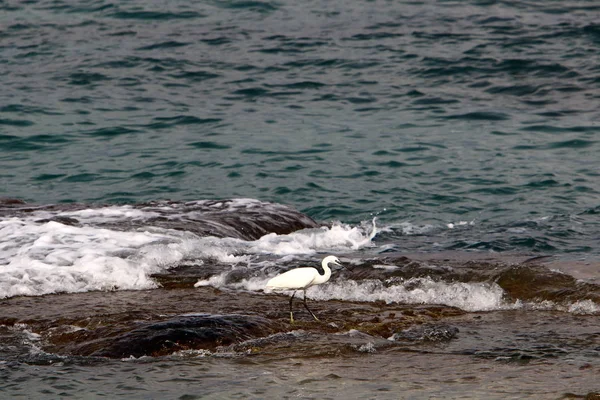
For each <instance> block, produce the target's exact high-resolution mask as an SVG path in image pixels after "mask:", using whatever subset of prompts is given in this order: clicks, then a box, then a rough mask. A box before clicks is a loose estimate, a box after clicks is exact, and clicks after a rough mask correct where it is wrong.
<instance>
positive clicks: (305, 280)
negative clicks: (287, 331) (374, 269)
mask: <svg viewBox="0 0 600 400" xmlns="http://www.w3.org/2000/svg"><path fill="white" fill-rule="evenodd" d="M330 263H331V264H336V265H342V264H340V260H338V258H337V257H335V256H327V257H325V258H324V259H323V261H322V262H321V266H322V267H323V271H324V273H323V275H321V274H320V273H319V271H317V269H316V268H312V267H302V268H296V269H293V270H291V271H288V272H284V273H283V274H281V275H277V276H276V277H274V278H272V279H270V280H269V282H267V285H266V286H267V288H268V289H271V290H293V291H294V293H293V294H292V297H291V298H290V321H291V322H292V323H293V322H294V314H293V312H292V300H293V298H294V294H296V290H303V291H304V307H306V309H307V310H308V312H310V314H311V315H312V316H313V317H314V319H315V320H317V321H318V318H317V317H316V316H315V314H313V312H312V311H310V309H309V308H308V305H307V304H306V289H308V288H309V287H311V286H314V285H320V284H321V283H325V282H327V281H328V280H329V278H330V277H331V269H329V264H330Z"/></svg>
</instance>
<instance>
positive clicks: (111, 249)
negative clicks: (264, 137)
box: [0, 199, 376, 298]
mask: <svg viewBox="0 0 600 400" xmlns="http://www.w3.org/2000/svg"><path fill="white" fill-rule="evenodd" d="M253 203H255V202H252V201H250V200H244V199H240V200H239V201H237V202H235V204H234V206H237V207H241V206H244V207H249V206H252V204H253ZM155 215H156V214H155V213H154V212H153V211H146V210H138V209H133V208H132V207H129V206H113V207H105V208H99V209H86V210H78V211H65V212H50V211H39V212H32V213H30V214H28V215H27V216H26V217H23V218H17V217H14V218H7V219H4V220H1V221H0V298H6V297H12V296H19V295H29V296H35V295H43V294H48V293H59V292H84V291H91V290H119V289H129V290H131V289H149V288H154V287H156V283H155V282H154V281H153V280H152V278H151V277H150V275H151V274H154V273H159V272H162V271H164V270H165V269H168V268H173V267H176V266H178V265H180V264H182V263H185V262H194V263H196V264H202V262H203V260H207V259H210V260H216V261H218V262H220V263H224V264H230V265H237V264H240V263H242V264H248V263H249V262H250V261H251V260H252V258H253V257H256V255H264V254H268V255H272V254H274V255H279V256H281V257H282V258H284V259H286V258H289V257H293V256H303V255H312V254H315V253H317V252H334V251H349V250H355V249H358V248H361V247H363V246H369V245H370V242H371V239H372V237H373V235H374V234H375V232H376V230H375V227H374V226H373V227H372V229H371V231H370V232H369V233H366V232H365V230H364V229H363V228H358V227H351V226H348V225H343V224H334V225H333V226H331V227H323V228H318V229H306V230H302V231H297V232H294V233H291V234H289V235H276V234H269V235H266V236H264V237H262V238H260V239H258V240H255V241H244V240H240V239H232V238H223V239H221V238H215V237H203V238H200V237H198V236H196V235H194V234H192V233H190V232H182V231H176V230H169V229H163V228H158V227H151V226H150V227H147V228H143V229H141V228H138V229H133V228H132V230H129V231H120V230H114V229H107V228H102V227H99V226H97V225H96V226H95V224H98V223H107V222H108V223H111V224H115V225H118V222H119V221H121V220H123V221H131V220H139V221H138V224H136V225H137V226H143V221H144V220H145V219H147V218H150V217H153V216H155ZM52 217H71V218H76V219H77V220H78V222H79V223H78V225H76V226H71V225H65V224H62V223H60V222H57V221H48V222H39V221H40V220H43V219H48V218H52ZM139 222H141V223H139ZM124 225H125V226H127V224H124ZM215 279H216V278H215ZM217 284H218V282H215V285H217ZM257 285H258V283H257Z"/></svg>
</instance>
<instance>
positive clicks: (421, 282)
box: [196, 272, 515, 311]
mask: <svg viewBox="0 0 600 400" xmlns="http://www.w3.org/2000/svg"><path fill="white" fill-rule="evenodd" d="M228 274H229V272H223V273H221V274H219V275H216V276H213V277H211V278H209V279H206V280H202V281H199V282H198V283H196V287H200V286H214V287H217V288H229V289H236V290H248V291H260V290H265V285H266V283H267V281H268V280H269V278H268V277H265V278H258V277H252V278H248V279H242V280H239V281H235V282H230V281H229V280H228ZM265 292H271V291H270V290H268V289H267V290H265ZM289 293H291V291H290V292H289ZM307 297H308V298H310V299H313V300H346V301H358V302H376V301H384V302H386V303H388V304H390V303H404V304H443V305H447V306H452V307H457V308H460V309H463V310H465V311H492V310H505V309H511V308H515V305H513V304H510V303H508V302H506V301H505V300H504V291H503V290H502V288H501V287H500V286H498V285H497V284H495V283H492V284H488V283H462V282H452V283H448V282H443V281H434V280H433V279H431V278H411V279H408V280H405V281H398V282H394V284H391V285H389V284H388V285H386V284H384V283H383V282H381V281H379V280H374V279H373V280H363V281H354V280H347V281H330V282H328V283H327V284H325V285H319V286H314V287H312V288H310V289H308V291H307Z"/></svg>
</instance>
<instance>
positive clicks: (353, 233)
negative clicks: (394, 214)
mask: <svg viewBox="0 0 600 400" xmlns="http://www.w3.org/2000/svg"><path fill="white" fill-rule="evenodd" d="M375 234H376V228H375V226H373V229H372V230H371V232H369V233H365V232H364V231H363V230H362V229H359V228H358V227H351V226H349V225H345V224H334V225H333V226H331V227H321V228H314V229H303V230H300V231H296V232H293V233H290V234H289V235H277V234H275V233H270V234H268V235H265V236H263V237H261V238H260V239H258V240H256V241H254V242H250V245H249V251H250V252H252V253H258V254H261V253H262V254H275V255H289V254H308V255H309V254H315V253H317V252H325V251H329V252H334V251H348V250H357V249H359V248H362V247H365V246H370V245H371V239H372V238H373V236H375Z"/></svg>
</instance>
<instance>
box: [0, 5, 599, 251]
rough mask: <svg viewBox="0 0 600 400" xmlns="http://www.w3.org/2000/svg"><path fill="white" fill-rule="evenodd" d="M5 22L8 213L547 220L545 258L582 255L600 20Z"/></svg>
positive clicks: (321, 11) (399, 15)
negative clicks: (240, 205) (179, 203)
mask: <svg viewBox="0 0 600 400" xmlns="http://www.w3.org/2000/svg"><path fill="white" fill-rule="evenodd" d="M0 7H1V8H2V13H1V16H0V21H1V23H2V26H3V29H2V31H1V33H0V38H1V40H2V42H1V47H0V51H1V54H2V59H1V61H0V75H1V76H2V78H0V79H2V91H1V92H0V146H1V147H0V148H1V149H2V151H1V153H0V171H1V172H0V188H1V189H0V190H1V193H0V194H1V195H2V196H5V197H15V198H20V199H25V200H27V201H33V202H38V203H42V204H45V203H55V202H93V203H98V202H100V203H105V202H111V203H112V202H117V203H135V202H141V201H147V200H157V199H174V200H191V199H205V198H217V199H220V198H232V197H248V198H257V199H261V200H266V201H274V202H280V203H284V204H289V205H292V206H294V207H296V208H299V209H300V210H301V211H303V212H306V213H308V214H309V215H310V216H312V217H313V218H316V219H317V220H325V221H326V220H331V219H339V220H342V221H344V222H348V223H357V222H360V221H363V220H368V219H370V218H371V217H372V216H373V215H378V216H379V217H380V219H382V220H383V221H387V222H389V223H402V222H406V221H409V222H410V223H412V224H416V225H419V226H426V225H427V224H442V225H445V224H448V223H456V222H459V221H467V222H471V221H475V223H476V224H477V226H478V227H479V229H478V232H477V235H480V234H481V232H482V231H485V232H489V231H490V230H491V231H494V230H498V229H503V228H504V227H506V226H509V227H513V228H514V225H518V226H520V225H522V224H536V225H539V224H540V221H542V222H541V224H545V226H542V227H538V228H536V230H537V231H539V232H536V234H535V235H534V236H536V237H537V239H536V237H533V240H538V241H541V242H540V243H537V244H536V245H537V246H538V247H540V246H541V247H546V248H547V249H548V250H556V251H557V252H561V251H570V252H583V253H586V252H593V249H592V247H593V246H591V244H590V241H589V238H590V236H594V235H596V236H597V234H598V233H600V223H599V220H598V214H599V207H600V197H599V191H600V180H599V179H598V171H597V166H598V156H597V154H598V150H599V143H598V140H597V137H598V134H599V132H600V124H599V116H600V115H599V112H598V107H597V105H598V100H599V97H600V94H599V93H600V92H599V91H598V89H599V85H600V69H599V67H598V65H597V53H598V47H599V45H600V25H598V23H597V21H598V17H599V16H600V7H599V6H597V5H596V4H595V3H594V2H591V1H570V2H545V1H530V2H515V3H507V2H493V1H469V2H452V1H426V2H422V3H415V2H399V3H398V2H384V1H372V2H352V1H350V2H343V3H337V2H336V3H331V2H325V1H310V2H302V3H301V4H300V3H296V2H286V1H280V2H270V1H264V2H263V1H223V2H213V1H202V2H186V1H177V2H170V3H169V4H168V5H164V4H163V3H159V2H123V3H120V2H108V1H79V2H62V1H30V2H27V3H4V4H2V5H1V6H0ZM548 221H550V222H548ZM557 230H559V231H560V232H561V235H562V236H563V237H561V238H560V240H555V239H553V238H552V237H551V236H552V235H551V234H552V231H557ZM525 239H528V240H531V239H532V237H528V238H525ZM492 241H493V238H492V239H490V240H489V241H487V242H486V243H488V244H486V245H485V246H488V247H490V248H494V245H493V244H489V242H492ZM471 242H472V241H471ZM471 242H470V244H471V245H473V243H471ZM485 246H484V247H485ZM511 246H513V245H510V246H507V247H511ZM515 246H516V247H519V246H518V245H515ZM496 247H499V248H500V249H502V248H503V247H502V245H498V246H496ZM530 247H531V246H530ZM534 247H535V246H534Z"/></svg>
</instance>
